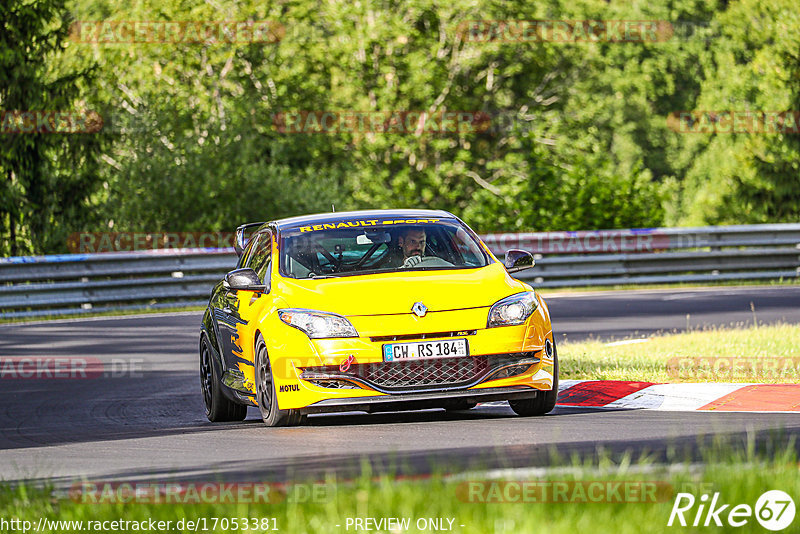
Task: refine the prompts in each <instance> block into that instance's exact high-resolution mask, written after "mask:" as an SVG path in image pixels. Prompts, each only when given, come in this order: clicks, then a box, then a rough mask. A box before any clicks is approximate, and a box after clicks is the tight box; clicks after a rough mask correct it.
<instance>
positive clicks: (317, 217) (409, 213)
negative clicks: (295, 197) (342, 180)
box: [275, 209, 456, 228]
mask: <svg viewBox="0 0 800 534" xmlns="http://www.w3.org/2000/svg"><path fill="white" fill-rule="evenodd" d="M398 218H405V219H428V218H436V219H449V220H455V219H456V216H455V215H453V214H452V213H449V212H446V211H444V210H420V209H393V210H360V211H337V212H331V213H316V214H313V215H301V216H299V217H289V218H287V219H280V220H278V221H275V225H276V226H277V227H278V228H294V227H297V226H306V225H309V224H322V223H330V222H348V221H354V220H364V219H398Z"/></svg>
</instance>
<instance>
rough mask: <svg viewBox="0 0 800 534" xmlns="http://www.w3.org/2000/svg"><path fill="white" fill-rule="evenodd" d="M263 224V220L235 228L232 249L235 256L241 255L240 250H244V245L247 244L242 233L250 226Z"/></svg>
mask: <svg viewBox="0 0 800 534" xmlns="http://www.w3.org/2000/svg"><path fill="white" fill-rule="evenodd" d="M263 224H266V223H263V222H254V223H247V224H243V225H241V226H239V227H238V228H237V229H236V239H234V241H233V249H234V250H235V251H236V255H237V256H241V255H242V252H244V247H246V246H247V240H245V238H244V233H245V232H246V231H247V230H248V229H250V228H254V227H256V226H261V225H263Z"/></svg>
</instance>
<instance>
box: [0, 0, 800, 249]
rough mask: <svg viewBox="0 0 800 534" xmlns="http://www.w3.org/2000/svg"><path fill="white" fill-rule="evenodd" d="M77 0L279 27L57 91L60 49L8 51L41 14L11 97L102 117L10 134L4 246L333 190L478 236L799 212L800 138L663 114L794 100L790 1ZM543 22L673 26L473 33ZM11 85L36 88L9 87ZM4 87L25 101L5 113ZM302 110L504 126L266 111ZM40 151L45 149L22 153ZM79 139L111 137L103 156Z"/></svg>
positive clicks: (152, 59) (141, 57)
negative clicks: (534, 37)
mask: <svg viewBox="0 0 800 534" xmlns="http://www.w3.org/2000/svg"><path fill="white" fill-rule="evenodd" d="M71 1H72V3H71V9H72V12H73V16H74V18H75V20H78V21H104V20H115V21H122V20H129V21H137V20H138V21H192V20H194V21H205V20H211V21H215V20H216V21H219V20H225V21H248V20H249V21H260V20H270V21H275V22H279V23H280V24H282V25H283V28H284V30H285V33H283V34H282V38H281V39H280V40H278V41H277V42H254V43H244V42H240V43H227V44H226V43H213V44H209V43H202V44H197V43H163V42H162V43H91V42H76V41H75V40H70V41H67V42H66V44H65V46H66V53H65V54H59V55H60V56H63V57H66V60H65V61H61V62H60V63H61V64H62V67H61V68H62V72H73V73H74V72H79V73H83V72H84V71H85V70H86V68H87V66H90V65H92V64H96V65H97V69H96V70H95V71H94V72H95V73H96V76H95V77H94V78H92V79H91V80H90V79H89V78H87V77H85V76H84V75H83V74H81V75H80V76H76V77H75V79H76V80H78V81H77V82H76V85H75V87H76V88H77V92H74V91H73V92H70V93H69V95H66V93H64V98H67V96H68V97H69V98H67V99H66V100H63V101H57V100H56V96H57V95H61V93H59V92H58V91H57V90H56V89H55V88H54V87H52V88H51V87H50V86H48V85H46V84H47V83H51V81H52V80H56V79H58V78H57V76H56V75H55V74H53V73H51V71H53V70H54V67H53V66H52V65H53V61H52V59H50V60H45V59H44V58H45V57H46V56H47V55H48V54H54V53H55V52H56V51H57V49H59V50H60V45H59V46H55V45H50V47H49V48H48V47H47V46H45V44H44V43H47V42H48V41H47V40H43V41H36V43H37V44H36V46H34V47H32V48H31V49H30V50H29V51H28V52H25V53H26V54H32V56H31V57H34V58H37V59H35V60H33V61H28V62H25V61H22V56H21V55H20V54H22V53H23V52H21V50H22V49H21V48H19V43H22V42H27V41H30V40H32V39H33V35H34V34H35V33H36V31H39V32H40V33H41V32H42V31H44V30H43V29H42V28H44V26H42V28H40V29H38V30H36V31H32V30H24V31H26V32H27V33H25V34H24V35H23V34H19V36H18V37H17V38H16V40H11V41H8V42H9V43H12V45H10V46H8V47H5V49H4V50H3V52H2V53H0V62H2V63H3V66H4V68H3V71H2V72H3V73H4V74H3V76H2V81H0V87H2V88H5V89H0V90H2V91H6V92H5V93H0V96H2V98H3V103H2V106H1V107H3V109H14V108H13V107H11V105H10V103H12V102H15V103H14V105H15V106H17V107H19V106H21V105H23V104H25V105H26V106H28V107H31V106H35V105H37V103H42V104H44V103H46V104H47V106H49V108H51V109H52V108H54V107H58V106H68V105H73V104H75V103H77V102H82V103H87V105H88V104H93V105H94V107H95V108H96V109H98V110H99V111H100V112H101V113H102V115H103V117H104V120H105V127H104V129H103V132H102V134H101V135H94V136H83V137H87V138H91V139H78V137H79V136H70V138H69V139H65V138H60V139H57V138H55V137H54V136H51V137H53V139H49V140H45V139H41V137H42V136H39V137H35V136H27V137H26V136H16V137H14V138H13V140H14V143H17V144H19V145H20V146H17V147H16V148H14V152H4V154H5V155H4V156H3V158H4V159H2V160H0V162H2V163H0V165H2V169H3V170H4V173H5V175H6V179H4V180H0V181H2V183H3V185H0V203H2V206H1V209H2V211H0V214H1V215H2V217H0V219H1V220H2V221H3V224H4V225H5V227H4V232H3V233H4V234H5V235H9V230H8V228H9V224H10V221H11V222H15V224H16V226H17V228H19V229H20V230H19V231H18V233H20V232H21V234H22V235H20V236H17V238H16V239H15V238H14V237H11V239H10V240H9V241H10V242H12V243H13V242H17V243H18V248H19V247H21V248H20V250H21V251H28V250H32V251H36V252H56V251H63V250H65V246H66V239H65V237H64V236H65V232H66V231H67V230H68V229H81V230H86V231H103V230H109V229H112V228H113V230H114V231H133V230H144V231H191V230H195V231H198V230H202V231H217V230H230V229H231V228H232V227H234V226H235V225H237V224H240V223H242V222H245V221H252V220H263V219H271V218H278V217H284V216H291V215H297V214H301V213H309V212H316V211H327V210H329V209H330V205H331V204H335V205H336V207H337V209H347V208H388V207H427V208H442V209H447V210H450V211H452V212H454V213H456V214H457V215H459V216H461V217H463V218H464V219H465V220H466V221H467V222H468V223H470V224H471V225H472V226H474V227H475V228H476V229H478V230H480V231H531V230H558V229H561V230H577V229H596V228H614V227H637V226H657V225H662V224H720V223H731V222H767V221H771V222H778V221H791V220H797V219H798V215H800V213H799V212H798V210H800V207H799V206H800V184H798V177H799V176H798V172H799V171H800V145H799V144H798V143H800V137H798V136H797V135H791V134H785V135H784V134H775V135H754V134H748V135H743V134H733V135H731V134H686V133H679V132H676V131H673V130H672V129H670V127H669V124H668V121H667V117H668V116H669V115H670V114H671V113H675V112H680V111H684V110H687V111H691V110H696V109H709V110H726V109H751V110H760V109H766V110H770V111H772V110H774V111H783V110H791V109H794V110H797V109H798V108H800V74H799V73H798V71H800V58H799V56H798V52H797V51H798V50H800V46H798V45H800V42H799V41H798V35H800V32H798V30H800V22H798V17H799V16H798V13H797V10H796V8H795V6H794V5H793V4H792V2H791V0H766V1H756V0H738V1H735V2H727V1H723V0H667V1H665V2H662V3H659V4H658V5H650V4H645V3H633V4H631V3H628V2H606V1H603V0H578V1H570V2H567V1H566V0H548V1H547V2H539V3H535V4H534V3H528V4H513V3H512V4H509V3H506V2H494V1H491V0H482V1H481V2H478V3H475V2H472V1H469V0H453V1H451V2H448V3H441V2H433V1H432V0H414V1H411V2H399V1H388V0H373V1H370V2H358V3H348V2H342V3H324V4H318V3H316V2H310V1H308V0H296V1H293V2H288V3H287V2H266V3H264V2H256V1H254V0H247V1H244V2H233V1H232V0H222V1H220V2H216V3H214V4H213V6H212V4H196V3H192V2H173V3H168V4H164V3H162V2H155V1H153V0H146V1H142V2H137V3H135V5H121V4H118V3H116V2H111V1H110V0H71ZM58 5H59V4H58V3H57V2H55V1H54V0H48V1H45V2H33V3H29V2H24V1H22V0H18V1H15V2H14V3H13V6H18V7H16V8H15V7H12V8H3V9H17V10H21V12H22V11H25V12H27V11H31V12H32V11H35V10H38V11H36V12H37V13H38V15H36V16H37V17H38V19H37V20H40V21H41V22H40V25H46V24H52V25H57V24H58V21H59V20H62V18H63V14H60V13H61V12H60V11H59V10H58V9H56V7H53V6H58ZM46 6H51V7H49V8H48V7H46ZM48 10H49V11H48ZM6 19H7V20H9V21H12V22H13V21H14V20H16V19H15V18H14V17H10V16H4V20H6ZM554 19H560V20H662V21H669V22H670V23H672V24H673V29H674V32H675V33H674V35H672V36H669V35H667V36H666V38H665V39H662V40H660V41H659V42H597V43H587V42H582V43H562V42H517V41H513V40H512V41H507V42H473V41H470V40H468V39H465V38H464V37H465V35H464V33H463V31H462V30H463V28H464V25H465V24H466V23H468V22H469V21H474V20H554ZM47 21H51V22H47ZM4 24H6V26H7V25H8V24H10V22H4ZM60 27H61V30H60V32H61V33H60V34H59V35H60V36H61V37H59V39H61V40H62V41H63V37H64V35H65V33H64V32H65V31H66V30H65V29H64V28H65V26H64V24H63V23H61V26H60ZM20 31H22V30H20ZM8 39H10V37H8ZM54 42H55V41H54ZM59 42H61V41H59ZM13 43H16V48H15V46H14V45H13ZM45 66H47V67H46V68H45ZM20 76H24V77H26V78H25V79H26V80H28V79H41V80H42V82H41V84H44V85H41V84H40V85H36V84H33V83H25V84H20V83H18V81H15V80H17V79H18V78H19V77H20ZM15 77H17V78H15ZM9 88H11V89H9ZM14 88H17V89H19V90H20V91H21V90H24V91H27V96H26V98H28V100H26V101H24V102H21V101H20V102H21V103H16V101H14V98H17V97H15V96H14V94H16V93H14V91H15V90H17V89H14ZM6 93H8V94H6ZM33 94H36V95H39V96H38V97H36V98H39V101H36V100H35V99H33V100H31V99H32V98H33V97H32V96H31V95H33ZM76 99H77V100H76ZM303 110H305V111H314V110H319V111H323V110H334V111H344V110H353V111H360V112H389V111H426V112H430V113H437V112H443V111H468V112H481V113H485V114H487V115H488V116H489V117H490V119H491V121H490V125H489V128H488V129H487V130H486V131H477V132H463V131H462V132H405V133H391V134H389V133H364V132H361V133H333V134H331V133H301V134H297V133H285V132H281V131H279V129H278V128H276V127H275V123H274V118H275V116H276V114H279V113H283V112H287V111H303ZM7 137H8V136H5V137H4V139H3V141H4V150H5V146H6V144H7V143H6V141H7ZM34 142H35V144H36V145H37V146H39V147H40V148H39V149H37V150H38V152H34V153H30V154H27V155H24V154H25V153H24V151H23V146H24V145H25V144H26V143H34ZM47 143H51V144H52V145H54V146H50V145H47ZM87 143H88V144H93V145H101V146H102V150H103V153H102V160H101V161H97V160H96V158H95V157H94V156H91V154H94V153H95V152H91V151H89V152H86V150H88V148H87V147H86V144H87ZM45 146H48V147H49V148H47V149H45V148H44V147H45ZM56 147H61V149H62V150H63V149H66V148H68V149H69V150H67V153H68V154H71V158H72V159H67V158H64V157H61V156H58V155H56V152H53V150H55V149H56ZM78 147H84V148H80V149H79V148H78ZM76 158H77V159H76ZM22 162H27V163H24V164H23V163H22ZM12 165H17V166H20V165H23V166H27V167H26V168H30V170H29V171H28V174H26V176H34V175H35V176H38V177H39V178H38V181H35V182H36V185H32V184H33V182H34V181H32V179H31V178H21V177H20V178H15V180H9V179H8V178H7V177H8V171H7V169H9V168H11V167H12ZM17 174H19V173H17ZM26 180H27V181H26ZM99 184H100V185H102V187H98V185H99ZM9 250H10V248H7V250H6V251H5V252H6V253H7V252H8V251H9Z"/></svg>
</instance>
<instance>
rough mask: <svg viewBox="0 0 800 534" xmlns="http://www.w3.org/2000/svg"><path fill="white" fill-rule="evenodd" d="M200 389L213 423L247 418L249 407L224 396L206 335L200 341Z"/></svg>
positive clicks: (207, 414) (209, 417)
mask: <svg viewBox="0 0 800 534" xmlns="http://www.w3.org/2000/svg"><path fill="white" fill-rule="evenodd" d="M200 388H201V390H202V392H203V404H205V408H206V417H208V420H209V421H211V422H212V423H219V422H223V421H244V418H245V417H247V406H245V405H244V404H237V403H235V402H233V401H231V400H230V399H228V398H226V397H225V395H223V394H222V391H221V385H220V382H219V376H218V375H217V369H216V367H215V366H214V360H213V356H212V355H211V345H210V344H209V342H208V338H206V336H205V335H204V336H203V339H202V340H201V341H200Z"/></svg>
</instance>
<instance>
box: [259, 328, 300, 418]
mask: <svg viewBox="0 0 800 534" xmlns="http://www.w3.org/2000/svg"><path fill="white" fill-rule="evenodd" d="M255 364H256V399H257V402H258V410H259V411H260V412H261V419H263V421H264V424H265V425H267V426H295V425H299V424H300V423H301V422H303V420H304V419H305V417H304V416H303V415H302V414H300V413H299V412H298V411H297V410H281V409H279V408H278V397H277V395H276V394H275V381H274V380H273V376H272V366H271V364H270V361H269V355H268V354H267V346H266V344H264V339H263V338H262V337H261V335H259V336H258V343H257V344H256V358H255Z"/></svg>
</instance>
